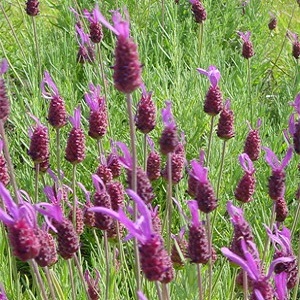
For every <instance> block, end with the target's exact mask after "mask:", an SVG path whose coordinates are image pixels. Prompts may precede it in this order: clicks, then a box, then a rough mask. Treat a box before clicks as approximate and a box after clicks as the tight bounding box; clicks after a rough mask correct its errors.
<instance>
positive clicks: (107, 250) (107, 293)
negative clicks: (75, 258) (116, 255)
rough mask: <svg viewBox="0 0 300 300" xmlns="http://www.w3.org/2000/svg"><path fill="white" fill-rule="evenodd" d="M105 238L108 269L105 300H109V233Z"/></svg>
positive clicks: (104, 234)
mask: <svg viewBox="0 0 300 300" xmlns="http://www.w3.org/2000/svg"><path fill="white" fill-rule="evenodd" d="M103 236H104V251H105V265H106V266H105V267H106V274H105V276H106V278H105V300H109V299H110V298H109V276H110V272H109V270H110V264H109V249H108V239H107V231H106V230H105V231H104V233H103Z"/></svg>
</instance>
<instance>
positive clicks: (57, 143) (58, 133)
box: [55, 128, 62, 184]
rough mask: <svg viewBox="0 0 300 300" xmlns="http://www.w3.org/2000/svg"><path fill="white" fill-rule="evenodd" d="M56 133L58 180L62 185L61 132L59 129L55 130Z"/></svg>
mask: <svg viewBox="0 0 300 300" xmlns="http://www.w3.org/2000/svg"><path fill="white" fill-rule="evenodd" d="M55 133H56V167H57V178H58V182H59V184H61V180H62V179H61V175H60V148H61V145H60V130H59V128H56V129H55Z"/></svg>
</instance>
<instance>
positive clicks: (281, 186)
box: [263, 146, 293, 200]
mask: <svg viewBox="0 0 300 300" xmlns="http://www.w3.org/2000/svg"><path fill="white" fill-rule="evenodd" d="M263 150H264V151H265V152H266V156H265V160H266V162H267V163H268V165H269V166H270V167H271V169H272V175H271V176H270V177H269V185H268V186H269V196H270V198H271V199H272V200H278V199H280V198H283V197H284V192H285V171H284V168H285V167H286V166H287V165H288V163H289V161H290V160H291V158H292V156H293V148H292V147H291V146H290V147H289V148H288V150H287V153H286V155H285V157H284V158H283V160H282V162H281V163H280V161H279V160H278V158H277V156H276V155H275V153H274V152H273V151H272V150H271V149H269V148H267V147H263Z"/></svg>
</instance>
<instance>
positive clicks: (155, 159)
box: [147, 135, 161, 181]
mask: <svg viewBox="0 0 300 300" xmlns="http://www.w3.org/2000/svg"><path fill="white" fill-rule="evenodd" d="M147 142H148V144H149V147H150V153H149V154H148V157H147V176H148V178H149V180H150V181H154V180H157V179H158V178H159V177H160V169H161V157H160V154H159V153H158V152H157V151H155V149H154V142H153V140H152V139H151V138H150V137H149V136H148V135H147Z"/></svg>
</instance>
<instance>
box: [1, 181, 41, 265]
mask: <svg viewBox="0 0 300 300" xmlns="http://www.w3.org/2000/svg"><path fill="white" fill-rule="evenodd" d="M0 196H1V198H2V201H3V203H4V205H5V208H6V211H7V212H6V211H5V210H3V209H2V208H0V220H1V221H2V222H3V223H4V224H5V225H6V226H7V230H8V240H9V243H10V246H11V248H12V252H13V255H15V256H16V257H18V258H19V259H20V260H22V261H27V260H29V259H33V258H35V257H36V256H37V255H38V254H39V252H40V247H41V245H40V241H39V238H38V237H37V235H36V228H37V221H36V216H35V212H34V210H33V208H32V206H31V205H30V204H29V203H26V202H21V203H20V204H19V205H17V204H16V203H15V202H14V201H13V199H12V197H11V195H10V193H9V191H8V190H7V189H6V188H5V187H4V185H3V184H2V183H0Z"/></svg>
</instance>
